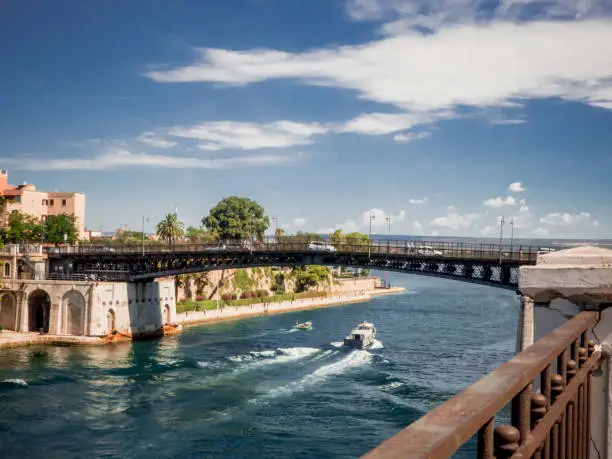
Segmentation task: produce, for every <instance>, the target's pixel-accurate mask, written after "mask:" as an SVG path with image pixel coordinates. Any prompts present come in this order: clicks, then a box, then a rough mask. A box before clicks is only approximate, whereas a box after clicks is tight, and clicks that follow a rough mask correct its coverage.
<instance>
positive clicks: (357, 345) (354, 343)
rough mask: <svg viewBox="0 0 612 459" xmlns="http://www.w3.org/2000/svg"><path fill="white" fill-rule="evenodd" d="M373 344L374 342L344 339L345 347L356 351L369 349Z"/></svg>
mask: <svg viewBox="0 0 612 459" xmlns="http://www.w3.org/2000/svg"><path fill="white" fill-rule="evenodd" d="M372 344H374V340H365V341H362V340H354V339H346V338H344V345H345V346H347V347H352V348H354V349H367V348H368V347H370V346H371V345H372Z"/></svg>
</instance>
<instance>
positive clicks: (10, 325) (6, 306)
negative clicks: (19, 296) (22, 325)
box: [0, 293, 17, 330]
mask: <svg viewBox="0 0 612 459" xmlns="http://www.w3.org/2000/svg"><path fill="white" fill-rule="evenodd" d="M16 322H17V302H16V301H15V297H14V296H13V295H12V294H10V293H5V294H4V295H2V301H0V325H2V328H4V329H6V330H17V328H16V325H17V324H16Z"/></svg>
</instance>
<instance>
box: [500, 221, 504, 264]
mask: <svg viewBox="0 0 612 459" xmlns="http://www.w3.org/2000/svg"><path fill="white" fill-rule="evenodd" d="M504 223H505V222H504V217H503V216H502V217H501V220H500V221H499V264H500V265H501V262H502V239H503V237H504Z"/></svg>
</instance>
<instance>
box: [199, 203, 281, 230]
mask: <svg viewBox="0 0 612 459" xmlns="http://www.w3.org/2000/svg"><path fill="white" fill-rule="evenodd" d="M202 224H203V225H204V226H205V227H206V229H208V231H210V232H212V233H215V234H217V235H218V236H219V237H220V238H222V239H250V238H252V237H253V236H257V237H258V238H259V239H263V237H264V233H265V231H266V230H267V229H268V227H269V226H270V219H269V218H268V216H266V215H265V214H264V208H263V207H262V206H260V205H259V204H258V203H257V202H255V201H253V200H251V199H248V198H241V197H238V196H230V197H228V198H225V199H223V200H221V201H220V202H219V203H218V204H217V205H216V206H215V207H213V208H212V209H210V212H209V214H208V216H206V217H204V218H203V219H202Z"/></svg>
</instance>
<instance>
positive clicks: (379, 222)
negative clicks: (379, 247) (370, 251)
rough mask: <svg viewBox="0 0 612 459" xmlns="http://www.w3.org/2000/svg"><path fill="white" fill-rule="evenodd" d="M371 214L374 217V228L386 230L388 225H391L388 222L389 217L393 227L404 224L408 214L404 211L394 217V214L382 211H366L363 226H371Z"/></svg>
mask: <svg viewBox="0 0 612 459" xmlns="http://www.w3.org/2000/svg"><path fill="white" fill-rule="evenodd" d="M370 214H372V216H373V218H372V227H375V226H379V227H385V228H386V227H387V225H388V224H389V223H388V221H387V217H390V218H391V225H393V224H394V223H400V222H403V221H404V219H405V218H406V212H405V211H403V210H400V211H399V213H397V214H396V215H393V214H388V213H387V212H385V211H384V210H381V209H370V210H366V211H365V212H364V213H363V220H362V222H363V223H362V225H363V226H364V227H365V226H369V225H370Z"/></svg>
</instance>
